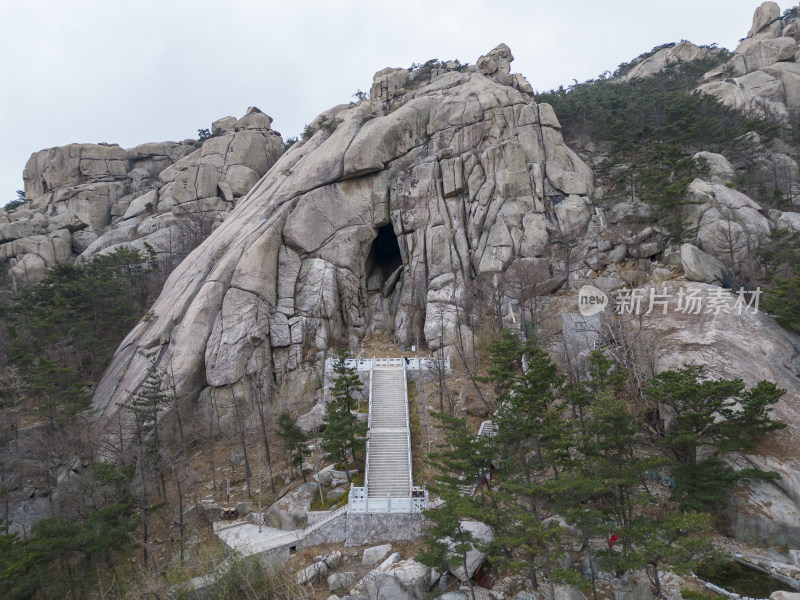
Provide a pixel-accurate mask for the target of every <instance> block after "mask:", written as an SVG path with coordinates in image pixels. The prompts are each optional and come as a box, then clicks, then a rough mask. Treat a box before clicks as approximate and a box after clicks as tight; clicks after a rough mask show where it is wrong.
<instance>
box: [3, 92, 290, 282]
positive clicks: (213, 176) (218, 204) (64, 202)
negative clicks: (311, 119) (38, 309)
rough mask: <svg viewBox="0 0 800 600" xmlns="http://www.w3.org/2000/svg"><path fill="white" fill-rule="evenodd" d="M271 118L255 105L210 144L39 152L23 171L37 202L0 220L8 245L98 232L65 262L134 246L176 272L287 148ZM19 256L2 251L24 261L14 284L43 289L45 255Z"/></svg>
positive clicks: (12, 250)
mask: <svg viewBox="0 0 800 600" xmlns="http://www.w3.org/2000/svg"><path fill="white" fill-rule="evenodd" d="M270 122H271V119H270V117H269V116H268V115H265V114H263V113H262V112H261V111H259V110H258V109H256V108H252V107H251V108H250V109H248V112H247V114H246V115H245V116H244V117H242V118H241V119H239V120H238V121H237V120H235V119H234V122H233V124H232V125H231V124H228V123H227V122H226V123H225V125H226V126H225V127H224V128H219V130H220V131H222V132H223V133H222V135H218V136H215V137H212V138H210V139H207V140H206V141H205V142H204V143H203V144H198V143H197V142H195V141H193V140H186V141H184V142H180V143H177V142H161V143H149V144H142V145H140V146H136V147H135V148H130V149H127V150H126V149H124V148H121V147H119V146H118V145H116V144H70V145H67V146H61V147H57V148H49V149H47V150H42V151H40V152H36V153H34V154H33V155H31V157H30V159H29V160H28V162H27V164H26V166H25V170H24V172H23V179H24V181H25V193H26V197H27V198H28V199H29V200H30V202H29V203H28V204H27V205H25V207H23V208H20V209H17V210H15V211H13V212H12V213H10V214H9V215H8V219H7V222H6V223H0V242H11V241H15V240H23V239H27V238H31V237H34V236H37V235H44V234H60V233H63V232H66V233H68V234H73V233H74V234H77V233H78V232H80V231H81V230H84V229H90V230H91V235H88V234H86V235H81V236H79V237H76V238H75V240H74V242H73V243H72V245H71V248H70V253H69V254H67V256H66V257H62V258H59V260H73V259H77V260H78V262H80V263H86V262H88V261H89V260H91V259H92V257H94V256H95V255H97V254H98V253H108V252H113V251H114V250H116V249H118V248H122V247H131V248H135V249H138V250H139V251H141V252H143V253H146V252H147V251H149V250H151V249H152V250H154V251H155V253H156V255H157V256H158V257H159V258H160V259H161V260H162V263H163V264H164V265H165V267H166V268H171V266H172V264H173V263H174V262H177V258H178V257H181V256H182V255H185V254H188V252H189V251H191V250H192V249H193V248H194V247H195V246H196V245H197V244H199V243H200V242H201V241H202V240H203V239H204V238H205V237H207V236H208V234H210V233H211V230H212V229H213V228H214V227H215V226H218V224H219V223H220V222H221V221H222V220H223V218H224V216H225V215H227V214H228V213H229V212H230V210H231V209H232V208H233V205H234V204H235V203H236V202H237V201H238V200H239V198H241V197H242V196H244V195H245V194H246V193H247V192H248V191H249V190H250V189H251V188H252V187H253V186H254V185H255V184H256V183H257V181H258V179H259V178H260V177H261V176H262V175H263V174H264V173H266V172H267V170H268V169H269V167H271V166H272V164H273V163H274V162H275V160H276V159H277V157H278V156H279V155H280V154H281V153H282V152H283V149H284V148H283V141H282V140H281V138H280V135H279V134H277V133H276V132H274V131H272V130H271V128H270ZM89 238H91V239H89ZM87 240H88V241H87ZM148 246H149V248H148ZM16 250H17V249H16V248H14V247H11V246H7V247H5V248H3V252H4V256H5V257H6V258H7V259H11V258H13V259H15V261H16V262H15V264H18V263H19V265H20V266H19V268H18V269H17V270H16V271H15V272H14V273H13V274H12V275H13V279H12V286H16V287H23V286H26V285H31V284H33V283H36V282H37V281H39V280H40V279H41V277H42V276H43V273H44V270H45V269H46V268H47V267H49V266H52V261H51V260H49V259H48V257H47V256H45V255H41V254H38V253H36V252H30V253H26V252H21V251H16ZM26 254H32V255H33V256H31V257H27V258H26V257H25V255H26Z"/></svg>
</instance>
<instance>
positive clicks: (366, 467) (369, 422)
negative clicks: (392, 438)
mask: <svg viewBox="0 0 800 600" xmlns="http://www.w3.org/2000/svg"><path fill="white" fill-rule="evenodd" d="M370 431H372V366H371V365H370V374H369V408H368V412H367V444H366V448H365V450H364V489H367V484H368V483H369V432H370ZM350 487H351V488H352V487H353V484H352V483H351V484H350Z"/></svg>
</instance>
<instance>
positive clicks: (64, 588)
mask: <svg viewBox="0 0 800 600" xmlns="http://www.w3.org/2000/svg"><path fill="white" fill-rule="evenodd" d="M91 473H92V481H93V484H94V487H95V489H96V492H97V493H96V494H93V495H92V497H93V498H95V499H97V501H96V503H95V504H93V505H88V506H87V508H88V509H89V512H88V514H87V515H86V516H85V518H76V519H67V518H59V517H54V516H52V517H47V518H44V519H41V520H40V521H38V522H37V523H36V524H35V525H34V526H33V527H32V529H31V534H30V536H29V537H27V538H26V539H24V540H23V539H20V538H19V537H17V536H16V535H15V534H0V596H2V597H4V598H6V597H8V598H34V597H41V598H62V597H65V598H81V597H85V596H84V594H85V593H86V592H87V591H88V590H90V589H91V587H92V585H93V584H94V583H95V581H96V577H97V574H98V573H99V572H100V571H104V570H107V569H109V568H113V567H114V565H115V564H116V563H117V562H118V561H119V557H120V556H124V555H122V554H121V553H122V552H124V551H126V550H128V549H129V548H131V547H132V545H133V537H132V535H131V534H132V532H133V530H134V529H135V527H136V519H135V517H134V509H135V503H134V500H133V497H132V495H131V481H132V479H133V473H134V471H133V469H132V468H131V467H128V466H124V465H112V464H108V463H94V464H92V468H91Z"/></svg>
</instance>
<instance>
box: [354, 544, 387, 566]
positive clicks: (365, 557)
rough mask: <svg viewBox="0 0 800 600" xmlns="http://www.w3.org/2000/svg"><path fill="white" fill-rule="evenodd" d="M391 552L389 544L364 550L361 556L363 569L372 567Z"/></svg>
mask: <svg viewBox="0 0 800 600" xmlns="http://www.w3.org/2000/svg"><path fill="white" fill-rule="evenodd" d="M391 551H392V545H391V544H381V545H380V546H373V547H372V548H364V553H363V554H362V556H361V564H362V565H364V566H365V567H370V566H372V565H374V564H375V563H376V562H378V561H379V560H383V558H384V557H385V556H386V555H387V554H389V552H391Z"/></svg>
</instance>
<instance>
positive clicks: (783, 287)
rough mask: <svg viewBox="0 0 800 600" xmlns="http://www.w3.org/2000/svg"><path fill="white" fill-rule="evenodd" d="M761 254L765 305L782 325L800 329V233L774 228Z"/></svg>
mask: <svg viewBox="0 0 800 600" xmlns="http://www.w3.org/2000/svg"><path fill="white" fill-rule="evenodd" d="M760 254H761V259H762V261H763V263H764V279H765V282H764V283H765V284H766V285H765V289H764V292H765V296H764V298H763V300H762V302H761V308H763V309H764V310H765V311H767V312H768V313H770V314H771V315H772V316H774V317H775V320H776V321H777V322H778V324H779V325H781V326H782V327H784V328H786V329H789V330H790V331H794V332H796V333H800V233H797V232H792V231H789V230H787V229H777V228H776V229H774V230H773V232H772V236H771V239H770V241H769V243H768V244H767V245H765V246H763V247H762V248H761V249H760Z"/></svg>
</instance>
